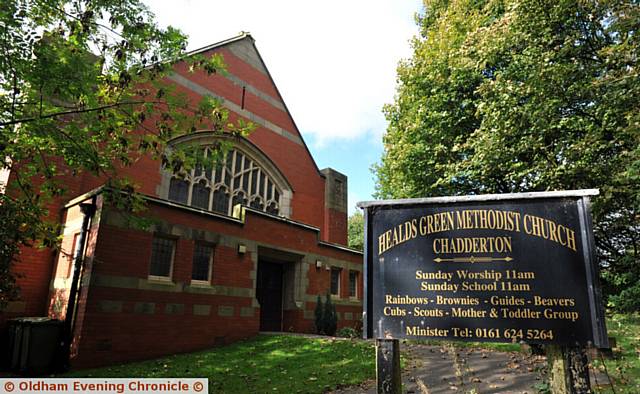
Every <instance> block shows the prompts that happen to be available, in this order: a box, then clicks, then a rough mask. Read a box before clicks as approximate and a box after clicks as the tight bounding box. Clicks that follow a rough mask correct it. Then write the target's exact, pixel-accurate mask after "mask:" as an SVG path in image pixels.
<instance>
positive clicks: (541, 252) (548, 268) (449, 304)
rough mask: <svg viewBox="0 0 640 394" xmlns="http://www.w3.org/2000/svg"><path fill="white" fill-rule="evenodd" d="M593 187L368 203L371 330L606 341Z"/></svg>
mask: <svg viewBox="0 0 640 394" xmlns="http://www.w3.org/2000/svg"><path fill="white" fill-rule="evenodd" d="M595 194H597V190H580V191H571V192H542V193H519V194H504V195H486V196H466V197H445V198H426V199H412V200H388V201H372V202H365V203H360V204H359V206H360V207H361V208H365V236H366V239H365V305H364V309H365V315H364V334H365V337H368V338H379V339H401V338H407V339H454V340H463V341H487V342H521V341H525V342H530V343H542V344H564V345H585V344H588V343H592V344H594V345H595V346H597V347H607V346H608V343H607V335H606V330H605V326H604V313H603V309H602V303H601V297H600V294H599V290H598V289H599V288H598V286H597V268H596V260H595V254H594V240H593V230H592V223H591V216H590V211H589V196H591V195H595Z"/></svg>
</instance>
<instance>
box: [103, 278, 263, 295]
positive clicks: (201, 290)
mask: <svg viewBox="0 0 640 394" xmlns="http://www.w3.org/2000/svg"><path fill="white" fill-rule="evenodd" d="M91 286H97V287H111V288H119V289H136V290H148V291H159V292H165V293H192V294H209V295H221V296H227V297H242V298H254V297H255V294H254V293H255V291H254V289H248V288H244V287H231V286H220V285H211V286H203V285H196V286H191V285H187V284H184V283H182V282H158V281H150V280H148V279H143V278H137V277H130V276H115V275H103V274H94V275H93V277H92V279H91Z"/></svg>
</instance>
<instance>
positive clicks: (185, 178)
mask: <svg viewBox="0 0 640 394" xmlns="http://www.w3.org/2000/svg"><path fill="white" fill-rule="evenodd" d="M203 149H204V150H205V155H206V156H208V155H209V154H210V153H209V149H210V148H209V147H207V146H204V147H203ZM271 166H273V165H271ZM280 177H281V176H280ZM168 183H169V185H168V186H169V188H168V189H169V190H168V193H167V197H168V199H169V200H172V201H176V202H179V203H182V204H186V205H191V206H193V207H196V208H201V209H206V210H210V211H215V212H220V213H222V214H225V215H232V213H233V207H234V206H236V205H237V204H242V205H245V206H250V207H251V208H253V209H256V210H260V211H263V212H267V213H269V214H272V215H283V216H287V215H288V212H289V209H288V208H287V209H286V210H285V211H284V212H283V211H282V209H281V206H282V202H283V201H281V200H282V197H283V194H286V193H288V195H291V192H290V190H286V189H285V190H283V188H282V187H281V186H278V184H282V183H283V182H282V180H280V182H279V183H278V182H277V181H276V179H274V176H273V175H272V173H270V172H268V171H267V170H266V169H265V167H264V166H263V165H261V164H259V162H258V160H256V159H255V158H254V157H252V156H251V155H250V154H249V153H248V152H245V151H243V150H241V149H239V148H237V147H236V148H234V149H231V150H230V151H229V152H227V154H226V156H225V157H224V159H223V160H221V162H220V163H219V164H218V165H217V166H215V167H214V168H203V167H200V166H198V167H196V168H194V169H193V170H191V172H190V173H182V174H170V180H169V182H168ZM285 203H287V204H288V199H287V200H285Z"/></svg>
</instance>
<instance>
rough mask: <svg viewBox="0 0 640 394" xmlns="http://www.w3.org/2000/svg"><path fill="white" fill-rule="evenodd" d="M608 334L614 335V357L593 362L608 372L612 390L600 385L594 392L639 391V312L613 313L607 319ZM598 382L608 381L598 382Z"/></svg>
mask: <svg viewBox="0 0 640 394" xmlns="http://www.w3.org/2000/svg"><path fill="white" fill-rule="evenodd" d="M607 330H608V332H609V336H612V337H615V338H616V341H617V347H616V348H614V356H615V357H614V359H612V360H605V365H604V366H603V365H602V363H601V362H599V361H598V362H595V363H594V364H595V366H596V368H599V369H600V370H601V371H603V372H604V371H605V368H604V367H605V366H606V371H607V372H608V373H609V376H610V377H611V380H612V381H613V385H614V389H615V391H614V390H611V388H610V387H604V386H603V387H601V388H600V389H597V391H596V392H600V393H607V394H608V393H617V394H622V393H624V394H638V393H640V314H639V313H635V314H627V315H613V316H612V317H610V318H609V319H607ZM598 383H608V381H605V382H600V381H599V382H598Z"/></svg>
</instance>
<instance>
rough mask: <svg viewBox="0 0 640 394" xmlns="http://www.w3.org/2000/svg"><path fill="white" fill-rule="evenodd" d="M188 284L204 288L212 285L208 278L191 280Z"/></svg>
mask: <svg viewBox="0 0 640 394" xmlns="http://www.w3.org/2000/svg"><path fill="white" fill-rule="evenodd" d="M190 285H191V286H192V287H205V288H211V287H213V286H212V285H211V281H209V280H192V281H191V283H190Z"/></svg>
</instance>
